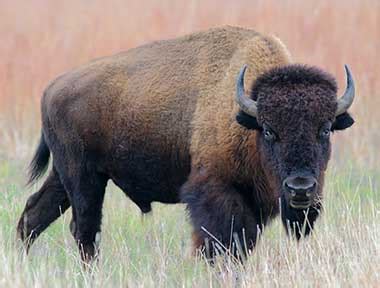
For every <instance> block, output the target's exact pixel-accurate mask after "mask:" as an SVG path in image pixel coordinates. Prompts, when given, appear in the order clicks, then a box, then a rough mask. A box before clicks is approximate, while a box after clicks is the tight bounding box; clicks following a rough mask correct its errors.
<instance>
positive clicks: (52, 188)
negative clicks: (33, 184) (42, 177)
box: [17, 168, 70, 252]
mask: <svg viewBox="0 0 380 288" xmlns="http://www.w3.org/2000/svg"><path fill="white" fill-rule="evenodd" d="M69 207H70V202H69V199H68V197H67V194H66V191H65V189H64V187H63V185H62V183H61V181H60V180H59V177H58V175H57V172H56V171H55V169H54V168H53V170H52V171H51V172H50V174H49V176H48V178H47V179H46V181H45V182H44V184H43V185H42V187H41V188H40V190H39V191H38V192H36V193H34V194H33V195H32V196H30V197H29V198H28V200H27V202H26V205H25V208H24V211H23V212H22V214H21V217H20V220H19V222H18V225H17V235H18V238H20V239H21V240H22V241H23V243H24V244H25V248H26V251H27V252H28V250H29V248H30V246H31V245H32V243H33V242H34V241H35V240H36V239H37V237H38V236H39V235H40V234H41V233H42V232H43V231H44V230H45V229H46V228H47V227H48V226H49V225H50V224H51V223H52V222H53V221H54V220H56V219H57V218H58V217H59V216H61V215H62V214H63V213H64V212H65V211H66V210H67V209H68V208H69Z"/></svg>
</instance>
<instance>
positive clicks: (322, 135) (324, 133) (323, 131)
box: [319, 123, 331, 139]
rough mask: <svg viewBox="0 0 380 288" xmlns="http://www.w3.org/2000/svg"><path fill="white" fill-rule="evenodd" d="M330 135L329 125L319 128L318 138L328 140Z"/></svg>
mask: <svg viewBox="0 0 380 288" xmlns="http://www.w3.org/2000/svg"><path fill="white" fill-rule="evenodd" d="M330 133H331V123H328V124H326V125H324V126H323V127H322V128H321V130H320V132H319V136H320V138H322V139H328V138H329V137H330Z"/></svg>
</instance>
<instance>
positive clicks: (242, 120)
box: [236, 110, 262, 130]
mask: <svg viewBox="0 0 380 288" xmlns="http://www.w3.org/2000/svg"><path fill="white" fill-rule="evenodd" d="M236 121H237V122H238V123H239V124H240V125H242V126H244V127H245V128H247V129H250V130H261V129H262V128H261V126H260V125H259V123H258V122H257V119H256V117H252V116H250V115H248V114H247V113H244V112H243V111H242V110H240V111H239V113H238V114H237V115H236Z"/></svg>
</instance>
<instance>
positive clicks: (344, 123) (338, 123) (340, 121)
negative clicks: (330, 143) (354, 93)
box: [331, 112, 355, 131]
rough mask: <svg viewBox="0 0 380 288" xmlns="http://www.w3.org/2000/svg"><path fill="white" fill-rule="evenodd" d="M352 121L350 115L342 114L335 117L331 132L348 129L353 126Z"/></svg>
mask: <svg viewBox="0 0 380 288" xmlns="http://www.w3.org/2000/svg"><path fill="white" fill-rule="evenodd" d="M354 122H355V121H354V119H353V118H352V117H351V115H350V114H348V113H347V112H344V113H343V114H340V115H339V116H337V117H336V119H335V122H334V123H333V124H332V127H331V131H335V130H344V129H346V128H348V127H351V126H352V124H354Z"/></svg>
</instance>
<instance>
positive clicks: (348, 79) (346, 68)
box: [344, 64, 355, 86]
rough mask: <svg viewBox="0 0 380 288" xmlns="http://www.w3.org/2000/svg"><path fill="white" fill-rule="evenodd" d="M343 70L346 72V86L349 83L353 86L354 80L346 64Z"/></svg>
mask: <svg viewBox="0 0 380 288" xmlns="http://www.w3.org/2000/svg"><path fill="white" fill-rule="evenodd" d="M344 69H345V70H346V77H347V84H348V83H350V84H351V85H352V86H354V85H355V83H354V81H353V80H354V79H353V77H352V73H351V70H350V67H348V65H347V64H344Z"/></svg>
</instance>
